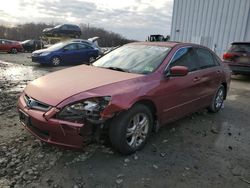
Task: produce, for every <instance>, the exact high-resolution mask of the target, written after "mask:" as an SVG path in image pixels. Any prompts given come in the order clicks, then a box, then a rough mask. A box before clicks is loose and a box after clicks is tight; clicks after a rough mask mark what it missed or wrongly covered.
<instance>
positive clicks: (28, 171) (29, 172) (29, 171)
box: [26, 169, 34, 175]
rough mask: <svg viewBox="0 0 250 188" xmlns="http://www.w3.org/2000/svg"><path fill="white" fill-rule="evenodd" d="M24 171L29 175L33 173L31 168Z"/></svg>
mask: <svg viewBox="0 0 250 188" xmlns="http://www.w3.org/2000/svg"><path fill="white" fill-rule="evenodd" d="M26 172H27V173H28V174H29V175H32V174H34V171H33V170H32V169H28V170H27V171H26Z"/></svg>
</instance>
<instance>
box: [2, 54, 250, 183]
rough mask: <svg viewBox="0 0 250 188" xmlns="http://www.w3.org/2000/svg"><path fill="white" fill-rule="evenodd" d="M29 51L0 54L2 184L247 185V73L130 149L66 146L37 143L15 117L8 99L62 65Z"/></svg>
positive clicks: (249, 130) (249, 84) (249, 102)
mask: <svg viewBox="0 0 250 188" xmlns="http://www.w3.org/2000/svg"><path fill="white" fill-rule="evenodd" d="M28 56H30V54H17V55H12V54H0V187H1V188H2V187H18V188H19V187H55V188H56V187H72V188H80V187H98V188H99V187H100V188H101V187H164V188H165V187H190V188H195V187H197V188H200V187H213V188H216V187H218V188H230V187H240V188H244V187H250V136H249V135H250V116H249V112H250V77H242V76H234V77H233V78H232V83H231V89H230V92H229V95H228V99H227V101H226V102H225V108H224V109H223V110H222V111H221V112H219V113H218V114H210V113H207V112H206V110H204V111H201V112H198V113H195V114H192V115H190V116H188V117H186V118H184V119H182V120H179V121H177V122H175V123H172V124H170V125H166V126H165V127H163V128H161V129H160V131H159V132H158V133H157V134H154V135H153V136H152V137H151V139H150V140H149V142H148V143H147V145H146V147H145V148H144V149H143V150H142V151H140V152H137V153H136V154H135V155H131V156H121V155H120V154H118V153H116V152H114V151H113V150H112V149H111V148H110V147H109V146H103V145H96V144H95V145H90V146H88V147H87V148H85V151H83V152H72V151H67V150H62V149H58V148H56V147H54V146H50V145H47V144H44V143H42V142H40V141H39V140H37V139H35V138H34V137H33V136H32V135H30V134H29V133H28V132H27V131H26V130H24V129H23V127H22V126H21V125H20V123H19V121H18V115H17V111H16V108H15V105H16V101H17V98H18V96H19V94H20V91H22V89H23V88H24V87H25V85H26V84H27V83H28V82H29V81H31V80H33V79H35V78H37V77H39V76H41V75H44V74H46V73H48V72H51V71H55V70H58V69H62V68H66V67H60V68H52V67H42V66H38V65H36V64H34V63H31V61H30V59H28V58H27V57H28ZM3 61H7V62H10V63H9V64H6V63H4V62H3ZM22 64H24V65H25V66H23V65H22Z"/></svg>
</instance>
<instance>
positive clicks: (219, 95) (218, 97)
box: [208, 85, 226, 113]
mask: <svg viewBox="0 0 250 188" xmlns="http://www.w3.org/2000/svg"><path fill="white" fill-rule="evenodd" d="M225 92H226V90H225V87H224V86H223V85H221V86H220V87H219V89H218V90H217V91H216V93H215V95H214V97H213V100H212V102H211V104H210V106H209V107H208V110H209V111H210V112H213V113H216V112H218V111H220V109H221V107H222V106H223V103H224V99H225Z"/></svg>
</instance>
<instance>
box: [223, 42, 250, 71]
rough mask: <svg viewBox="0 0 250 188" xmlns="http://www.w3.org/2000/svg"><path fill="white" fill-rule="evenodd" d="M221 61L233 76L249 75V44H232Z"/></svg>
mask: <svg viewBox="0 0 250 188" xmlns="http://www.w3.org/2000/svg"><path fill="white" fill-rule="evenodd" d="M223 59H224V62H225V63H227V64H228V65H229V67H230V68H231V70H232V72H233V74H242V75H243V74H244V75H250V42H233V43H232V44H231V47H230V48H229V50H228V51H227V52H226V53H225V54H224V55H223Z"/></svg>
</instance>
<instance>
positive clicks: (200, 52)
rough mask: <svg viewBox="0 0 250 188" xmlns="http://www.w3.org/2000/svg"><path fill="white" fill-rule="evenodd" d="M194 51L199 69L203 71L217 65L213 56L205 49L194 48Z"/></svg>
mask: <svg viewBox="0 0 250 188" xmlns="http://www.w3.org/2000/svg"><path fill="white" fill-rule="evenodd" d="M195 51H196V54H197V59H198V63H199V68H201V69H204V68H209V67H214V66H217V65H218V63H216V61H215V58H214V57H213V55H212V54H211V53H210V52H209V51H208V50H207V49H204V48H196V50H195Z"/></svg>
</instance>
